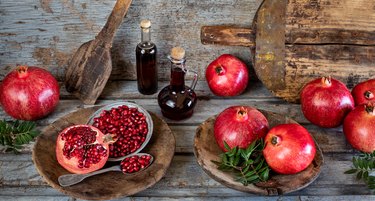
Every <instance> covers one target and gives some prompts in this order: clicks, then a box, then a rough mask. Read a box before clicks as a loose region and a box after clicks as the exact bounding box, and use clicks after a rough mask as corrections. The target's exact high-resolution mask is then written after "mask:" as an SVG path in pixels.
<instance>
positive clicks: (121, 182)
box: [32, 106, 176, 200]
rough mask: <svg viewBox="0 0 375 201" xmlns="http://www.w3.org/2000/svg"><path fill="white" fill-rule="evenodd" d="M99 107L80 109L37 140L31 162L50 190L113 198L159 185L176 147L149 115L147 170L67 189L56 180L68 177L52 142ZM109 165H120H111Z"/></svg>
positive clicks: (104, 177)
mask: <svg viewBox="0 0 375 201" xmlns="http://www.w3.org/2000/svg"><path fill="white" fill-rule="evenodd" d="M99 108H100V107H98V106H96V107H91V108H86V109H80V110H78V111H76V112H74V113H71V114H68V115H66V116H64V117H62V118H60V119H59V120H57V121H55V122H54V123H52V124H51V125H49V126H48V127H46V129H45V130H43V132H42V134H41V135H40V136H39V137H38V138H37V140H36V143H35V145H34V148H33V152H32V159H33V162H34V164H35V167H36V169H37V171H38V172H39V174H40V175H41V176H42V177H43V178H44V179H45V181H46V182H47V183H48V184H49V185H51V186H52V187H53V188H55V189H57V190H59V191H61V192H63V193H65V194H67V195H69V196H73V197H76V198H80V199H87V200H103V199H115V198H119V197H123V196H129V195H133V194H135V193H138V192H140V191H142V190H144V189H146V188H148V187H150V186H152V185H154V184H155V183H156V182H158V181H159V180H160V179H161V178H162V177H163V176H164V175H165V173H166V171H167V169H168V167H169V165H170V163H171V161H172V158H173V156H174V151H175V147H176V141H175V138H174V135H173V133H172V131H171V129H170V128H169V126H168V125H167V123H165V122H164V121H163V120H162V119H160V118H159V117H157V116H156V115H155V114H153V113H150V114H151V117H152V120H153V124H154V130H153V135H152V138H151V140H150V141H149V143H148V145H147V146H146V147H145V149H143V150H142V152H144V153H149V154H152V155H153V156H154V162H153V163H152V164H151V166H150V167H149V168H147V169H146V170H144V171H141V172H138V173H136V174H133V175H124V174H123V173H122V172H107V173H104V174H101V175H96V176H93V177H90V178H87V179H85V180H84V181H82V182H81V183H79V184H76V185H73V186H70V187H61V186H60V185H59V183H58V181H57V179H58V177H59V176H61V175H64V174H69V172H68V171H67V170H65V169H64V168H63V167H62V166H60V165H59V163H58V162H57V160H56V155H55V147H56V146H55V143H56V138H57V135H58V133H59V132H60V131H61V130H63V129H64V128H66V127H68V126H71V125H74V124H86V123H87V121H88V118H89V117H90V116H91V115H92V114H93V113H94V112H95V111H96V110H97V109H99ZM111 164H112V165H113V164H117V165H118V164H119V162H118V163H114V162H111Z"/></svg>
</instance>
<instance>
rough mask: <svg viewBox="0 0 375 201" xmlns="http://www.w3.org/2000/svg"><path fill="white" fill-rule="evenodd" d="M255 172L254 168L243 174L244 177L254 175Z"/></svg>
mask: <svg viewBox="0 0 375 201" xmlns="http://www.w3.org/2000/svg"><path fill="white" fill-rule="evenodd" d="M255 173H256V172H255V170H251V171H249V172H248V173H246V174H245V177H250V176H252V175H254V174H255Z"/></svg>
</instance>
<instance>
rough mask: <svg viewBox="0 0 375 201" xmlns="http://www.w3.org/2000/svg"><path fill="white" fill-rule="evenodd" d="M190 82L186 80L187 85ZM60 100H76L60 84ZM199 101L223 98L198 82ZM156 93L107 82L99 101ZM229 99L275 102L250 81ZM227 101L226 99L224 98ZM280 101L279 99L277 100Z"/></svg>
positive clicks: (131, 84) (163, 84)
mask: <svg viewBox="0 0 375 201" xmlns="http://www.w3.org/2000/svg"><path fill="white" fill-rule="evenodd" d="M190 82H191V80H187V81H186V84H187V85H189V84H190ZM168 85H169V81H160V82H159V83H158V87H159V88H158V92H159V91H160V90H161V89H163V88H164V87H166V86H168ZM60 86H61V87H60V97H61V99H76V98H75V97H74V96H73V95H72V94H70V93H68V92H67V91H66V89H65V87H64V85H63V84H62V83H60ZM194 91H195V92H196V94H197V96H198V98H199V99H223V97H219V96H215V95H214V94H213V93H212V92H211V90H210V89H209V88H208V85H207V82H206V81H202V80H201V81H198V82H197V85H196V88H195V90H194ZM158 92H156V93H155V94H153V95H142V94H141V93H139V91H138V89H137V82H135V81H121V80H117V81H109V82H108V83H107V85H106V87H105V88H104V90H103V93H102V94H101V96H100V97H99V99H111V100H113V99H124V98H127V99H156V98H157V96H158ZM230 98H231V99H271V100H276V99H278V98H276V97H274V96H273V95H272V94H271V92H269V91H268V90H267V89H266V88H265V87H264V86H263V84H262V83H261V82H260V81H251V82H249V84H248V87H247V89H246V90H245V91H244V93H243V94H241V95H240V96H235V97H230ZM226 99H228V98H226ZM279 100H280V99H279Z"/></svg>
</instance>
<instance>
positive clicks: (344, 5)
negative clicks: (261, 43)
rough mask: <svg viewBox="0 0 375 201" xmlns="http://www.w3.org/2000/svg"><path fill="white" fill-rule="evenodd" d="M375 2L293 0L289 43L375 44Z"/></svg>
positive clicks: (289, 19)
mask: <svg viewBox="0 0 375 201" xmlns="http://www.w3.org/2000/svg"><path fill="white" fill-rule="evenodd" d="M374 21H375V1H366V0H351V1H342V0H319V1H318V0H312V1H306V0H291V1H289V3H288V5H287V16H286V32H285V33H286V42H287V43H290V44H296V43H301V44H312V43H314V44H352V45H366V46H367V45H375V35H374V33H375V24H374V23H373V22H374Z"/></svg>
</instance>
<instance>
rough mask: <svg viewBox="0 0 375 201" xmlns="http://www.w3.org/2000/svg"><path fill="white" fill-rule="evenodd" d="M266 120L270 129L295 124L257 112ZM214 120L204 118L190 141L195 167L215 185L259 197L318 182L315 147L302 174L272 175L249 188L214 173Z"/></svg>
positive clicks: (320, 162) (319, 162)
mask: <svg viewBox="0 0 375 201" xmlns="http://www.w3.org/2000/svg"><path fill="white" fill-rule="evenodd" d="M259 111H260V112H262V113H263V114H264V115H265V117H266V118H267V119H268V123H269V125H270V128H272V127H274V126H276V125H278V124H283V123H295V124H297V122H295V121H294V120H292V119H290V118H288V117H285V116H283V115H280V114H276V113H272V112H268V111H263V110H259ZM215 119H216V116H213V117H210V118H208V119H207V120H206V121H205V122H203V123H202V124H201V125H200V126H199V127H198V128H197V130H196V134H195V138H194V154H195V156H196V158H197V161H198V164H199V165H200V166H201V167H202V168H203V170H204V171H205V172H206V173H207V174H208V175H209V176H210V177H211V178H213V179H214V180H216V181H218V182H219V183H221V184H223V185H225V186H227V187H229V188H232V189H235V190H239V191H243V192H248V193H254V194H259V195H281V194H286V193H290V192H293V191H297V190H300V189H303V188H305V187H306V186H308V185H309V184H311V183H312V182H313V181H314V180H315V179H316V178H318V176H319V174H320V171H321V166H322V165H323V153H322V151H321V150H320V148H319V146H318V144H316V143H315V144H316V148H317V152H316V154H315V158H314V160H313V162H312V163H311V164H310V166H308V167H307V168H306V169H305V170H304V171H302V172H300V173H298V174H294V175H279V174H278V175H273V176H271V177H270V179H269V180H268V181H267V182H259V183H257V184H255V185H254V184H249V185H248V186H244V185H243V184H242V183H240V182H237V181H235V180H234V175H233V174H232V173H230V172H223V171H221V170H218V169H217V165H216V164H214V163H213V162H212V160H213V161H220V157H219V154H220V153H222V151H221V149H220V148H219V146H218V145H217V143H216V140H215V137H214V123H215Z"/></svg>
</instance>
